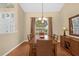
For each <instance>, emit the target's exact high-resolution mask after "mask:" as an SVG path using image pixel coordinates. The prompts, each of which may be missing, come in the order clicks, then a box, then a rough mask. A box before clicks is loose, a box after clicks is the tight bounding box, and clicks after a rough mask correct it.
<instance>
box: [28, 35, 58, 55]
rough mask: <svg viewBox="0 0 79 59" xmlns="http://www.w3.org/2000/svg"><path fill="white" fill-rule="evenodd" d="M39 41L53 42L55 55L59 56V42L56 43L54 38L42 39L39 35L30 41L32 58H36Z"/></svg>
mask: <svg viewBox="0 0 79 59" xmlns="http://www.w3.org/2000/svg"><path fill="white" fill-rule="evenodd" d="M49 38H50V39H49ZM37 40H52V44H53V45H54V46H53V47H54V54H55V55H57V41H55V40H54V39H53V37H52V36H48V35H44V38H40V36H39V35H35V36H34V37H32V38H31V40H30V50H29V55H30V56H36V44H37Z"/></svg>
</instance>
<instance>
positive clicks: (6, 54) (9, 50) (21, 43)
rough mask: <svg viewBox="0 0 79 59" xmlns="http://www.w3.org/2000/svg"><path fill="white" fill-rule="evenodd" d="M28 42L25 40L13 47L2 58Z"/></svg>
mask: <svg viewBox="0 0 79 59" xmlns="http://www.w3.org/2000/svg"><path fill="white" fill-rule="evenodd" d="M24 42H26V41H25V40H24V41H22V42H21V43H19V44H18V45H16V46H15V47H13V48H12V49H10V50H9V51H8V52H6V53H4V54H3V55H2V56H6V55H8V54H9V53H10V52H12V51H13V50H14V49H16V48H17V47H19V46H20V45H21V44H22V43H24Z"/></svg>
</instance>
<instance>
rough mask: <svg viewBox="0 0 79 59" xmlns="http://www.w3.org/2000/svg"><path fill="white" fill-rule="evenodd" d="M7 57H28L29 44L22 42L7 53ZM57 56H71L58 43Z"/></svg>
mask: <svg viewBox="0 0 79 59" xmlns="http://www.w3.org/2000/svg"><path fill="white" fill-rule="evenodd" d="M8 56H29V44H28V43H27V42H24V43H23V44H21V45H20V46H19V47H17V48H16V49H15V50H13V51H12V52H11V53H9V54H8ZM57 56H71V54H70V53H68V52H67V51H65V49H63V48H62V47H61V46H60V43H58V44H57Z"/></svg>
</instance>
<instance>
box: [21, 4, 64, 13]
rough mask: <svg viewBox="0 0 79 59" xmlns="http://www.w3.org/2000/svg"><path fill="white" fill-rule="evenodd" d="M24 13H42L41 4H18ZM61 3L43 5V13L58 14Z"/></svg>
mask: <svg viewBox="0 0 79 59" xmlns="http://www.w3.org/2000/svg"><path fill="white" fill-rule="evenodd" d="M20 6H21V7H22V8H23V10H24V11H25V12H42V3H20ZM63 6H64V4H63V3H43V12H58V11H60V10H61V9H62V7H63Z"/></svg>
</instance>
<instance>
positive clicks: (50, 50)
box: [36, 40, 55, 56]
mask: <svg viewBox="0 0 79 59" xmlns="http://www.w3.org/2000/svg"><path fill="white" fill-rule="evenodd" d="M54 53H55V52H54V45H53V44H52V40H37V44H36V55H37V56H54Z"/></svg>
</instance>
